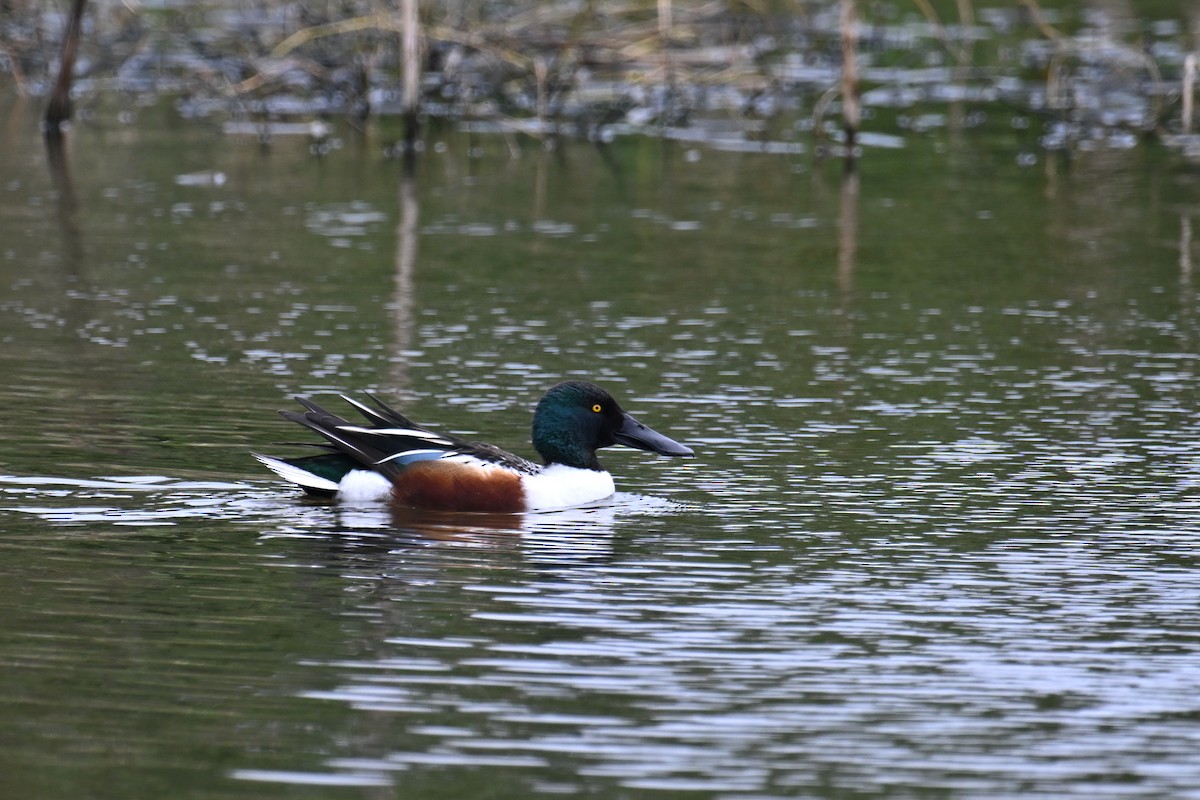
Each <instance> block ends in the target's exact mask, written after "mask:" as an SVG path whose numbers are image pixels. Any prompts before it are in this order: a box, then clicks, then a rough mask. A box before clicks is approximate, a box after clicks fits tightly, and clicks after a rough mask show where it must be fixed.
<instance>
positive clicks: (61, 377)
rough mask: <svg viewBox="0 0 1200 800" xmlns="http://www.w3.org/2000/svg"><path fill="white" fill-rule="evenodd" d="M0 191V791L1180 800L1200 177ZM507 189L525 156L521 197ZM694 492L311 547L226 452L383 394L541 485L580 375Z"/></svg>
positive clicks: (604, 158) (215, 173)
mask: <svg viewBox="0 0 1200 800" xmlns="http://www.w3.org/2000/svg"><path fill="white" fill-rule="evenodd" d="M6 114H7V118H8V119H10V120H11V122H10V124H9V125H8V126H6V128H5V129H4V133H3V140H4V147H5V151H6V152H8V153H10V154H12V155H11V156H9V157H8V158H7V162H6V166H5V167H4V173H3V185H2V186H0V242H2V244H0V273H2V274H0V285H2V286H3V292H2V293H0V341H3V344H4V347H3V348H2V349H0V371H2V372H3V375H4V376H5V380H3V381H0V399H3V401H4V408H5V416H6V425H5V447H4V449H3V453H0V507H2V509H3V510H2V511H0V526H2V530H3V535H2V536H0V550H2V551H3V557H2V558H0V620H3V622H0V664H3V674H4V676H5V679H4V682H3V689H2V690H0V765H3V768H2V769H0V789H2V791H3V793H4V794H5V795H6V796H14V797H34V796H36V797H40V798H57V797H63V798H66V797H72V798H74V797H79V796H91V797H121V798H142V797H145V798H160V797H163V796H174V797H185V796H186V797H222V798H224V797H255V798H264V797H295V796H313V797H355V796H363V797H393V796H395V797H430V798H432V797H469V796H478V795H484V794H491V795H495V796H506V797H507V796H513V797H518V796H519V797H531V796H543V795H544V796H561V795H579V796H602V797H639V798H640V797H658V796H696V797H713V798H755V800H759V799H760V798H767V797H830V798H833V797H837V798H843V797H859V796H876V797H878V796H884V797H918V796H919V797H954V798H967V797H989V798H994V797H1022V798H1028V797H1047V798H1049V797H1054V798H1061V797H1072V796H1074V797H1089V798H1090V797H1096V796H1113V797H1186V796H1192V795H1194V794H1195V793H1196V791H1197V790H1198V789H1200V766H1197V762H1196V759H1195V752H1196V749H1197V746H1198V745H1200V726H1198V722H1197V720H1198V719H1200V704H1198V702H1197V699H1196V694H1195V686H1196V684H1197V681H1198V680H1200V668H1197V666H1196V664H1197V654H1198V652H1200V607H1198V606H1197V603H1196V589H1195V587H1196V585H1197V578H1198V577H1200V572H1198V570H1197V564H1196V555H1195V554H1196V552H1197V538H1198V534H1200V530H1198V528H1197V525H1196V522H1195V520H1196V517H1197V507H1198V502H1197V500H1196V493H1197V483H1198V481H1200V466H1198V464H1200V462H1198V460H1197V456H1198V453H1197V445H1196V442H1197V441H1198V440H1200V431H1198V430H1197V427H1198V426H1197V423H1196V421H1195V413H1194V411H1195V408H1194V407H1195V401H1194V398H1195V397H1196V392H1197V388H1198V386H1197V375H1196V360H1197V357H1198V356H1197V344H1196V343H1197V340H1198V336H1197V334H1198V333H1200V330H1198V326H1197V313H1196V297H1195V293H1194V289H1193V285H1194V280H1195V279H1194V276H1193V274H1192V271H1193V269H1192V259H1193V257H1194V253H1195V246H1194V245H1193V244H1192V241H1191V237H1192V234H1191V231H1192V218H1193V216H1194V214H1195V213H1196V210H1197V205H1196V200H1195V198H1196V196H1197V194H1196V190H1197V176H1196V173H1195V170H1194V168H1193V167H1192V165H1190V164H1188V163H1186V162H1184V161H1181V160H1178V159H1177V158H1176V157H1175V156H1171V155H1169V154H1167V153H1164V152H1162V151H1160V150H1157V149H1155V148H1153V147H1142V148H1138V149H1136V150H1127V149H1099V150H1096V151H1094V152H1087V153H1080V154H1077V155H1075V156H1073V157H1070V158H1067V157H1061V156H1058V155H1049V156H1046V155H1042V154H1039V155H1037V157H1035V158H1033V159H1032V161H1031V160H1030V159H1029V158H1028V157H1027V156H1028V148H1027V144H1026V143H1025V142H1023V141H1022V140H1021V138H1020V135H1019V134H1016V133H1014V129H1013V127H1012V126H1011V124H1010V121H1009V120H1008V119H1007V118H1006V119H1002V120H996V119H993V120H991V121H990V123H989V124H985V125H981V126H979V127H977V128H974V129H971V130H970V131H957V132H954V131H948V130H945V129H937V130H933V131H930V132H927V133H922V134H917V133H913V134H911V135H910V136H908V137H907V138H906V139H905V141H904V144H905V147H904V148H903V149H900V150H872V151H870V152H869V153H868V155H867V158H866V159H865V160H864V163H863V167H862V170H861V171H860V174H859V175H858V177H857V178H856V179H844V178H843V175H842V173H841V170H840V167H839V166H838V165H831V164H826V165H822V164H819V163H815V162H813V161H812V159H811V158H810V157H808V156H805V155H802V154H795V153H774V154H762V153H731V152H727V151H722V150H719V149H713V148H707V147H705V146H704V144H703V143H702V142H701V143H696V142H675V141H659V140H650V139H640V138H626V139H618V140H617V141H616V142H614V143H613V144H612V145H611V146H609V147H606V148H603V149H597V148H595V147H594V146H591V145H585V144H572V143H564V144H563V145H562V146H561V147H559V148H558V149H557V150H556V151H554V152H550V151H547V150H545V149H544V148H542V146H541V145H539V144H536V143H533V142H530V141H525V140H522V141H520V142H518V146H517V147H516V150H515V151H514V150H513V149H512V148H511V147H510V145H509V143H507V142H506V141H505V140H504V139H503V138H501V137H497V136H488V135H482V134H478V133H464V132H462V131H459V130H457V129H453V128H447V129H438V130H436V131H434V132H433V133H432V134H431V141H430V147H429V148H428V150H427V152H426V154H425V156H423V158H422V159H421V162H420V164H419V168H418V172H417V175H416V176H415V178H413V179H405V178H404V176H403V174H402V170H401V168H400V166H399V165H398V164H396V163H394V162H391V161H388V160H385V158H384V157H383V153H384V150H385V148H386V146H387V143H388V142H389V141H391V136H390V132H389V131H388V130H386V123H383V128H382V129H378V130H373V131H372V132H371V133H369V134H368V135H367V136H365V137H360V136H357V135H355V134H353V133H352V132H350V131H340V135H341V136H342V137H343V138H342V141H341V144H342V146H341V147H339V148H337V149H335V150H333V151H332V152H331V153H329V154H327V155H326V156H325V157H323V158H318V157H316V156H314V155H313V154H312V153H311V152H310V150H309V146H308V143H307V142H306V141H304V140H301V139H288V138H283V137H280V138H279V139H277V140H276V141H275V142H274V143H273V144H272V145H271V146H270V147H269V148H267V149H263V148H262V147H260V146H259V145H258V144H257V142H255V141H254V140H253V139H252V138H250V137H239V136H236V135H227V134H222V133H221V132H219V131H216V130H213V129H210V128H208V127H205V126H203V125H197V124H181V123H179V122H177V121H176V120H175V117H174V116H173V114H172V112H171V111H170V110H169V109H147V110H144V111H140V112H139V114H140V115H141V116H140V122H141V124H138V125H132V126H131V125H124V124H122V123H119V122H117V121H115V119H113V120H111V121H106V120H105V119H104V118H103V117H101V118H99V119H98V120H97V121H95V122H94V123H93V124H90V125H88V126H84V127H82V128H79V129H78V130H76V131H75V132H73V133H72V138H71V140H70V151H69V153H68V165H69V174H65V175H64V174H62V173H59V174H57V175H55V173H54V172H53V171H52V170H51V169H50V168H49V167H48V164H47V159H46V155H45V152H44V150H43V149H42V147H41V143H40V140H39V138H38V136H37V133H36V126H35V124H34V120H33V119H32V117H31V116H29V115H25V114H22V113H20V112H19V111H13V110H11V109H6ZM514 152H515V154H516V157H514ZM577 376H585V377H589V378H591V379H593V380H597V381H599V382H602V383H604V384H605V385H606V386H608V387H609V388H610V389H611V390H612V391H613V392H614V393H615V394H617V395H618V397H619V398H620V399H621V400H622V402H623V404H624V405H625V406H626V407H627V408H628V409H629V410H630V411H632V412H634V413H635V414H637V415H638V416H639V417H640V418H643V419H644V420H645V421H646V422H648V423H649V424H651V425H652V426H654V427H655V428H656V429H659V430H661V431H663V432H664V433H667V434H668V435H670V436H672V437H674V438H677V439H679V440H681V441H684V442H686V443H688V444H689V445H691V446H693V447H694V448H695V449H696V451H697V458H696V459H694V460H691V461H687V462H681V461H678V460H668V459H654V458H653V457H651V456H650V455H649V454H645V453H639V452H633V451H627V450H626V451H621V450H613V451H611V452H608V453H607V454H606V455H605V463H606V464H607V466H608V467H609V468H610V469H611V470H612V471H613V472H614V474H615V475H616V477H617V482H618V487H619V492H618V494H617V495H616V496H615V497H614V498H613V499H612V500H611V501H610V502H609V503H607V504H605V505H603V506H602V507H600V508H596V509H588V510H581V511H574V512H560V513H549V514H538V515H528V516H524V517H521V516H517V517H490V516H479V517H470V516H468V517H463V516H460V515H431V514H421V513H410V512H392V511H389V510H387V509H384V508H379V507H370V506H368V507H359V508H336V507H331V506H325V505H314V504H307V503H304V502H302V501H301V500H299V499H298V498H297V497H296V496H295V495H294V494H293V493H292V492H291V491H289V490H288V489H287V488H286V487H282V486H280V485H278V483H277V482H276V481H274V480H273V479H272V476H270V475H267V474H264V473H263V472H262V471H261V470H259V469H258V468H257V465H256V464H255V463H254V462H253V461H252V459H250V458H249V456H248V455H247V452H248V451H249V450H251V449H254V450H265V451H267V452H284V450H283V449H282V448H280V447H279V446H277V445H274V444H273V443H274V442H280V441H289V440H295V439H297V438H303V433H302V432H300V431H299V430H298V429H297V430H291V429H289V428H290V427H291V426H289V425H288V424H287V423H285V422H284V421H283V420H280V419H279V418H278V417H277V416H276V415H275V414H274V410H275V409H276V408H281V407H287V406H288V405H289V404H290V403H291V401H290V399H289V398H290V396H291V395H293V394H318V395H325V394H336V393H339V392H353V391H355V390H358V389H370V390H373V391H378V392H379V393H381V394H382V395H384V396H386V397H388V398H391V399H393V400H394V401H396V403H397V404H398V405H400V406H402V407H403V408H404V409H405V410H406V411H407V412H409V413H411V415H412V416H414V417H415V418H417V419H419V420H422V421H426V422H428V423H431V424H434V425H436V426H438V427H441V428H443V429H445V430H449V431H453V432H456V433H459V434H466V435H470V436H478V437H481V438H486V439H487V440H489V441H492V442H495V443H497V444H500V445H502V446H505V447H508V448H510V449H513V450H515V451H517V452H521V453H523V454H529V447H528V444H527V439H528V423H529V414H530V410H531V408H532V406H533V404H534V403H535V402H536V400H537V398H538V396H539V395H540V392H541V391H542V390H543V389H544V388H545V387H546V386H548V385H550V384H551V383H553V382H555V381H557V380H559V379H561V378H563V377H577Z"/></svg>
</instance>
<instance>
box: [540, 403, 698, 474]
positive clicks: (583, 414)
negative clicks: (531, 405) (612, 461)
mask: <svg viewBox="0 0 1200 800" xmlns="http://www.w3.org/2000/svg"><path fill="white" fill-rule="evenodd" d="M614 444H623V445H626V446H628V447H636V448H637V449H639V450H649V451H650V452H652V453H659V454H660V455H664V456H690V455H692V450H691V448H689V447H685V446H684V445H682V444H680V443H679V442H676V441H675V440H673V439H670V438H668V437H666V436H663V435H662V434H661V433H658V432H656V431H653V430H651V429H650V428H648V427H646V426H645V425H643V424H642V423H640V422H638V421H637V420H636V419H634V418H633V417H631V416H630V415H629V414H626V413H625V412H624V411H623V410H622V409H621V406H620V405H619V404H618V403H617V401H616V400H614V399H613V398H612V395H610V394H609V393H608V392H606V391H604V390H603V389H601V388H600V387H599V386H596V385H595V384H593V383H588V382H587V381H564V382H563V383H560V384H558V385H557V386H552V387H551V388H550V390H549V391H547V392H546V394H545V396H544V397H542V399H541V401H540V402H539V403H538V405H537V410H536V411H534V413H533V446H534V448H535V449H536V450H537V451H538V453H539V454H540V455H541V457H542V458H544V459H545V460H546V463H547V464H565V465H566V466H568V467H579V468H581V469H596V470H598V469H601V466H600V461H599V460H598V459H597V458H596V450H598V449H599V448H601V447H609V446H610V445H614Z"/></svg>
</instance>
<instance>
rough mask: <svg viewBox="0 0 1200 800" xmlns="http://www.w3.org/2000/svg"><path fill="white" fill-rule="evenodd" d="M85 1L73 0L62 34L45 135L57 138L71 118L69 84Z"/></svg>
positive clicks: (73, 76)
mask: <svg viewBox="0 0 1200 800" xmlns="http://www.w3.org/2000/svg"><path fill="white" fill-rule="evenodd" d="M86 6H87V0H75V2H74V3H73V4H72V6H71V17H70V19H69V20H67V29H66V31H65V33H64V34H63V45H62V53H61V54H60V58H59V63H58V78H57V80H55V81H54V89H53V90H52V91H51V92H50V102H49V103H48V104H47V105H46V117H45V119H46V135H47V136H58V135H60V134H61V133H62V125H63V123H64V122H66V121H67V120H69V119H70V118H71V82H72V81H73V80H74V78H75V55H76V53H77V52H78V51H79V36H80V34H82V32H83V12H84V9H85V7H86Z"/></svg>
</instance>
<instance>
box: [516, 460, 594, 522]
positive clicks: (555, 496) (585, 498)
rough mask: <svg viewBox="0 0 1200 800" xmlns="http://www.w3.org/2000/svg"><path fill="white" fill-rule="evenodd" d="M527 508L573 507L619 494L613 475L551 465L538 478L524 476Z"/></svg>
mask: <svg viewBox="0 0 1200 800" xmlns="http://www.w3.org/2000/svg"><path fill="white" fill-rule="evenodd" d="M521 485H522V486H524V487H525V507H526V508H527V509H529V510H530V511H543V510H546V509H550V508H572V507H574V506H582V505H585V504H587V503H593V502H595V501H597V500H603V499H604V498H605V497H608V496H609V495H611V494H612V493H613V492H614V491H616V487H615V486H614V485H613V479H612V475H609V474H608V473H607V472H603V471H598V470H594V469H578V468H577V467H567V466H563V465H562V464H551V465H550V466H548V467H546V468H545V469H543V470H542V471H541V472H539V473H537V474H536V475H523V476H522V477H521Z"/></svg>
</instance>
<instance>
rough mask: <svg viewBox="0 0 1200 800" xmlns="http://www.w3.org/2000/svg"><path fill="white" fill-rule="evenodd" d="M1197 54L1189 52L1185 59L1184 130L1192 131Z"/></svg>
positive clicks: (1186, 132)
mask: <svg viewBox="0 0 1200 800" xmlns="http://www.w3.org/2000/svg"><path fill="white" fill-rule="evenodd" d="M1197 69H1198V67H1197V64H1196V54H1195V53H1188V55H1187V58H1185V59H1184V60H1183V132H1184V133H1185V134H1188V133H1191V132H1192V116H1193V114H1194V112H1195V108H1196V98H1195V90H1196V72H1197Z"/></svg>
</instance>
